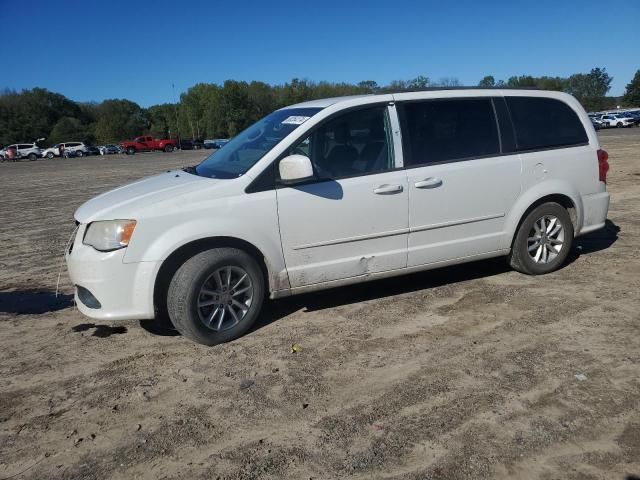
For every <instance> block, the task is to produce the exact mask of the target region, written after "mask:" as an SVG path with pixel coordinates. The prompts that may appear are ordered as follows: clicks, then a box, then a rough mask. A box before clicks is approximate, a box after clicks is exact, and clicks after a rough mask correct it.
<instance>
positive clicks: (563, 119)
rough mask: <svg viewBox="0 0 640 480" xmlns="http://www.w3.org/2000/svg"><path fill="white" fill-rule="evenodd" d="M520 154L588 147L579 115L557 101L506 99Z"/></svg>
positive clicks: (533, 98) (552, 99) (525, 98)
mask: <svg viewBox="0 0 640 480" xmlns="http://www.w3.org/2000/svg"><path fill="white" fill-rule="evenodd" d="M505 100H506V101H507V105H508V107H509V111H510V113H511V120H512V121H513V125H514V128H515V133H516V144H517V148H518V150H536V149H543V148H557V147H570V146H576V145H585V144H587V143H589V139H588V137H587V132H585V130H584V127H583V126H582V122H581V121H580V118H578V115H577V114H576V112H575V111H574V110H573V109H572V108H571V107H570V106H569V105H567V104H566V103H564V102H562V101H560V100H556V99H554V98H540V97H506V98H505Z"/></svg>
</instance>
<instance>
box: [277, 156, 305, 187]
mask: <svg viewBox="0 0 640 480" xmlns="http://www.w3.org/2000/svg"><path fill="white" fill-rule="evenodd" d="M279 170H280V180H282V182H283V183H293V182H298V181H301V180H307V179H309V178H312V177H313V166H312V165H311V160H309V157H305V156H304V155H289V156H288V157H285V158H283V159H282V160H280V165H279Z"/></svg>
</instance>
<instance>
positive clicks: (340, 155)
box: [290, 106, 394, 180]
mask: <svg viewBox="0 0 640 480" xmlns="http://www.w3.org/2000/svg"><path fill="white" fill-rule="evenodd" d="M390 133H391V127H390V124H389V117H388V113H387V108H386V107H385V106H378V107H374V108H367V109H361V110H356V111H353V112H349V113H345V114H343V115H340V116H338V117H335V118H333V119H330V120H329V121H327V122H326V123H324V124H322V125H321V126H320V127H319V128H318V129H316V130H315V131H314V132H313V133H312V134H311V135H310V136H308V137H306V138H305V139H304V140H302V141H301V142H300V143H298V144H297V145H296V146H295V147H294V148H293V149H292V151H291V152H290V153H297V154H301V155H306V156H308V157H309V158H310V159H311V163H312V164H313V168H314V172H315V174H316V177H317V178H319V179H323V180H326V179H340V178H347V177H353V176H360V175H370V174H373V173H380V172H384V171H387V170H392V169H393V168H394V156H393V146H392V142H391V135H390Z"/></svg>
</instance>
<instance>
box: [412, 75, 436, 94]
mask: <svg viewBox="0 0 640 480" xmlns="http://www.w3.org/2000/svg"><path fill="white" fill-rule="evenodd" d="M430 85H431V80H429V77H425V76H424V75H418V76H417V77H416V78H414V79H412V80H409V82H408V85H407V88H408V89H415V90H420V89H424V88H428V87H429V86H430Z"/></svg>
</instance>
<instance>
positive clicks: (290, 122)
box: [282, 116, 311, 125]
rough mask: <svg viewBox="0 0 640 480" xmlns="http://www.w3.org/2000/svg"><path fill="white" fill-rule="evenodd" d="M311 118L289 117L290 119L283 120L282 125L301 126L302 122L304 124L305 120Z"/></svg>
mask: <svg viewBox="0 0 640 480" xmlns="http://www.w3.org/2000/svg"><path fill="white" fill-rule="evenodd" d="M310 118H311V117H302V116H298V117H296V116H291V117H287V118H285V119H284V120H283V121H282V123H283V124H284V125H302V124H303V123H304V122H306V121H307V120H309V119H310Z"/></svg>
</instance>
